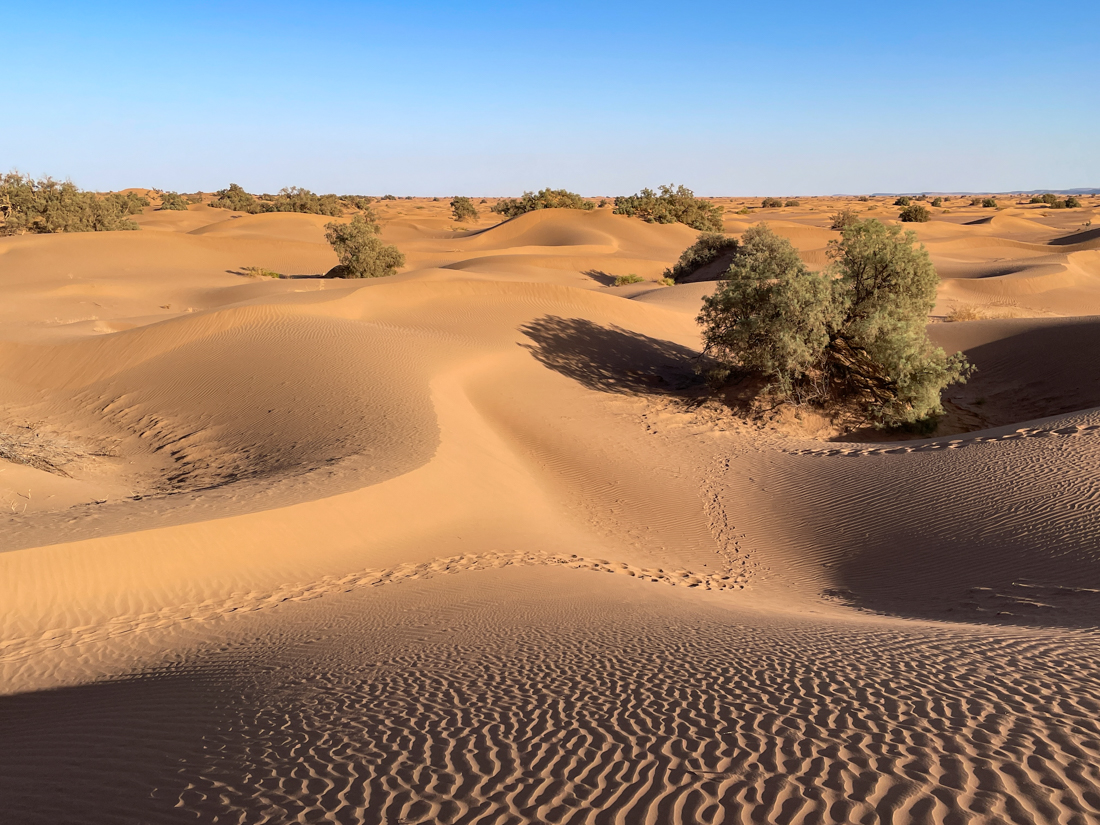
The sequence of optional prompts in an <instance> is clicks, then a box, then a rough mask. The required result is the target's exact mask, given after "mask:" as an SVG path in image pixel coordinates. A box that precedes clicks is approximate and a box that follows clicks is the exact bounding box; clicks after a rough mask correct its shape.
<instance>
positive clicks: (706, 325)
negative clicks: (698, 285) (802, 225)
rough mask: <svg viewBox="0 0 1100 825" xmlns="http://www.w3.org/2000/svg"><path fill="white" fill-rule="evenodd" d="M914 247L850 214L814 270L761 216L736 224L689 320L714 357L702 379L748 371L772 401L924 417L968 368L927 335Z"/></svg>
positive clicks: (928, 294)
mask: <svg viewBox="0 0 1100 825" xmlns="http://www.w3.org/2000/svg"><path fill="white" fill-rule="evenodd" d="M915 244H916V237H915V236H914V235H913V234H912V233H911V232H907V233H902V232H901V229H900V228H899V227H897V226H886V225H885V224H883V223H881V222H879V221H876V220H866V221H860V222H858V223H856V224H852V225H851V226H849V227H847V228H846V229H845V230H844V233H843V235H842V236H841V238H840V240H837V241H833V242H832V243H831V244H830V245H829V258H830V260H831V263H830V265H829V267H828V268H827V269H826V270H825V271H824V272H820V273H818V272H812V271H810V270H809V269H808V268H807V267H806V265H805V264H804V263H803V262H802V260H801V258H800V257H799V255H798V251H797V250H796V249H795V248H794V246H793V245H792V244H791V243H790V241H788V240H787V239H785V238H782V237H780V236H778V235H776V234H775V233H774V232H772V231H771V230H770V229H769V228H768V226H767V225H766V224H761V225H759V226H754V227H752V228H750V229H749V230H747V231H746V232H745V234H744V237H743V238H742V244H741V247H740V249H739V250H738V252H737V255H736V256H735V258H734V262H733V264H732V265H731V266H730V269H729V272H728V274H727V277H726V280H724V281H723V282H722V284H721V285H720V286H719V288H718V290H717V291H716V292H715V293H714V295H712V296H709V297H707V298H705V299H704V300H703V310H702V312H701V313H700V314H699V317H698V322H699V323H700V324H701V325H702V327H703V340H704V343H705V352H706V353H708V354H709V355H711V356H712V357H714V358H715V359H716V360H717V362H718V364H719V365H720V366H719V367H718V369H716V370H714V371H712V375H711V378H712V380H721V379H722V378H723V377H724V376H728V375H729V374H731V373H733V372H741V373H756V374H759V375H762V376H764V377H765V378H767V379H769V380H770V382H771V385H772V387H773V391H774V392H775V393H776V395H778V396H779V397H780V398H785V399H793V400H795V401H809V400H813V401H816V402H818V403H827V402H828V401H830V400H834V401H840V402H845V403H850V404H854V405H856V407H857V408H858V409H860V410H861V411H862V414H863V415H864V416H865V417H866V418H867V419H869V420H871V421H873V422H874V423H875V424H876V425H878V426H908V427H921V426H925V427H930V426H932V425H933V423H934V421H935V419H936V417H937V416H938V415H939V414H941V413H942V406H941V404H940V394H941V392H942V391H943V389H944V387H946V386H947V385H948V384H951V383H954V382H957V381H963V380H965V379H966V377H967V376H968V375H969V374H970V372H971V371H972V368H971V367H970V365H969V364H968V363H967V362H966V359H965V358H963V356H962V355H961V354H960V353H956V354H955V355H953V356H950V357H949V356H947V355H946V354H945V353H944V351H943V350H942V349H940V348H939V347H936V346H934V345H933V344H932V343H931V341H929V339H928V335H927V333H926V331H925V324H926V323H927V320H928V313H929V312H930V311H931V310H932V308H933V306H934V305H935V301H936V286H937V284H938V283H939V277H938V276H937V275H936V270H935V268H934V267H933V266H932V261H931V259H930V258H929V256H928V252H927V250H925V249H924V247H917V246H916V245H915Z"/></svg>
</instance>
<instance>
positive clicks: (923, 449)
mask: <svg viewBox="0 0 1100 825" xmlns="http://www.w3.org/2000/svg"><path fill="white" fill-rule="evenodd" d="M1097 431H1100V424H1073V425H1070V426H1067V427H1057V428H1055V429H1047V428H1043V427H1021V428H1020V429H1018V430H1016V432H1014V433H1008V434H1006V435H994V436H978V437H977V438H953V439H951V440H950V441H934V442H932V443H930V444H918V445H916V446H904V445H889V446H888V445H885V444H879V445H876V446H874V447H854V446H851V447H835V448H832V449H824V450H823V449H816V450H815V449H809V450H787V451H786V452H787V453H788V454H789V455H815V456H833V455H847V456H865V455H897V454H899V453H931V452H937V451H939V450H958V449H960V448H962V447H972V446H974V445H975V444H992V443H995V442H1001V441H1017V440H1019V439H1022V438H1072V437H1074V436H1081V435H1091V434H1094V433H1096V432H1097Z"/></svg>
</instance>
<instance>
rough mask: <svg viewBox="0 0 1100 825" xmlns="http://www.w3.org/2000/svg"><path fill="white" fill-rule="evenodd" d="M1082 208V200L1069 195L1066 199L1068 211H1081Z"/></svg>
mask: <svg viewBox="0 0 1100 825" xmlns="http://www.w3.org/2000/svg"><path fill="white" fill-rule="evenodd" d="M1080 208H1081V199H1080V198H1077V197H1074V196H1073V195H1069V196H1068V197H1067V198H1066V209H1080Z"/></svg>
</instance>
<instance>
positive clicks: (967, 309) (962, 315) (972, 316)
mask: <svg viewBox="0 0 1100 825" xmlns="http://www.w3.org/2000/svg"><path fill="white" fill-rule="evenodd" d="M945 317H946V319H947V320H948V321H949V322H952V323H954V322H958V321H980V320H982V319H983V318H988V317H989V316H988V315H986V314H985V313H984V312H982V311H981V310H980V309H978V307H976V306H974V305H973V304H958V305H956V306H953V307H951V309H949V310H948V311H947V315H946V316H945Z"/></svg>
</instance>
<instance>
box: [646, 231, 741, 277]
mask: <svg viewBox="0 0 1100 825" xmlns="http://www.w3.org/2000/svg"><path fill="white" fill-rule="evenodd" d="M737 247H738V242H737V238H731V237H729V236H728V235H722V234H721V233H718V232H704V233H703V234H701V235H700V236H699V237H698V238H696V239H695V243H693V244H692V245H691V246H689V247H688V248H687V249H685V250H684V251H683V252H682V253H680V259H679V260H678V261H677V262H676V263H675V264H673V265H672V267H670V268H669V269H666V270H665V271H664V277H665V278H669V279H671V280H672V281H673V282H674V283H680V282H681V281H684V280H686V279H687V278H689V277H691V276H692V275H693V274H695V273H696V272H698V271H699V270H700V269H702V268H703V267H704V266H707V265H708V264H712V263H714V262H715V261H717V260H718V259H719V258H722V257H723V256H725V257H727V258H730V259H731V260H732V257H733V255H734V254H735V253H736V252H737Z"/></svg>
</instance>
